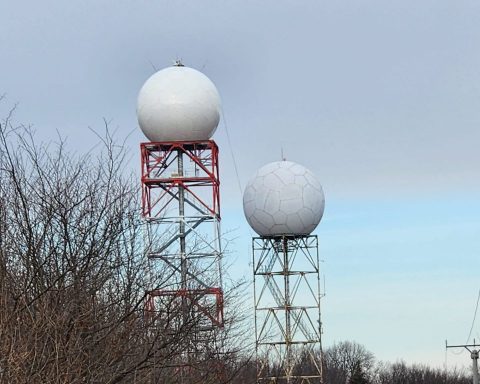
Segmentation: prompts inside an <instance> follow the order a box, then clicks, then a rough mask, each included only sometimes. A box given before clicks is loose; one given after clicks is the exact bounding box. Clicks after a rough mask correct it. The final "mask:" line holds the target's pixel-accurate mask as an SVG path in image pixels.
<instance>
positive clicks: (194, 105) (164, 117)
mask: <svg viewBox="0 0 480 384" xmlns="http://www.w3.org/2000/svg"><path fill="white" fill-rule="evenodd" d="M137 117H138V123H139V124H140V128H141V129H142V131H143V133H144V134H145V136H147V138H148V139H149V140H150V141H194V140H208V139H210V138H211V137H212V135H213V133H214V132H215V130H216V129H217V126H218V122H219V121H220V96H219V95H218V91H217V88H216V87H215V85H214V84H213V83H212V81H211V80H210V79H209V78H208V77H207V76H205V75H204V74H203V73H201V72H199V71H197V70H195V69H192V68H188V67H184V66H174V67H169V68H165V69H162V70H161V71H158V72H157V73H155V74H153V75H152V76H151V77H150V78H149V79H148V80H147V81H146V82H145V84H144V85H143V87H142V89H141V90H140V93H139V95H138V102H137Z"/></svg>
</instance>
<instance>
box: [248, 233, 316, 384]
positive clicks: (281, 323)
mask: <svg viewBox="0 0 480 384" xmlns="http://www.w3.org/2000/svg"><path fill="white" fill-rule="evenodd" d="M252 247H253V275H254V301H255V302H254V304H255V342H256V353H257V383H264V382H275V383H320V384H321V383H323V380H322V344H321V322H320V298H321V293H320V265H319V256H318V238H317V236H278V237H254V238H253V239H252Z"/></svg>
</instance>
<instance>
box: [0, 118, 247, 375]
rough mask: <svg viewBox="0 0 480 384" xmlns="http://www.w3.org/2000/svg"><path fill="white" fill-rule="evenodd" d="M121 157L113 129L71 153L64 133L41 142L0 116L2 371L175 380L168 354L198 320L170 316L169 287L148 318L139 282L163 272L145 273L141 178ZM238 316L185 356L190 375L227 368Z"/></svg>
mask: <svg viewBox="0 0 480 384" xmlns="http://www.w3.org/2000/svg"><path fill="white" fill-rule="evenodd" d="M125 168H128V166H127V159H126V151H125V149H124V147H123V146H121V145H120V146H118V145H116V144H115V142H114V140H113V139H112V137H111V135H110V134H109V132H108V130H106V134H105V135H104V136H103V137H102V150H97V151H92V152H90V153H88V154H86V155H77V154H75V153H71V152H69V149H68V147H67V145H66V144H65V142H64V141H63V140H62V139H59V140H58V142H57V143H49V144H37V143H36V141H35V137H34V135H33V133H32V132H31V130H30V129H28V127H23V126H15V125H13V123H12V119H11V115H9V116H8V117H7V118H6V119H5V120H4V121H3V122H2V123H1V125H0V308H1V309H2V310H1V311H0V382H4V383H26V382H28V383H86V382H88V383H127V382H128V383H151V382H158V383H173V382H179V380H180V379H181V377H180V376H181V375H182V374H183V372H182V371H178V367H176V366H175V364H174V363H175V361H177V360H178V359H180V358H182V356H183V355H184V354H185V345H186V343H185V340H187V339H189V338H190V335H191V333H192V330H193V329H195V326H196V322H198V321H199V319H198V317H197V316H192V317H191V318H190V319H189V322H187V323H184V324H181V326H180V327H174V326H173V324H174V322H175V321H176V319H178V317H179V311H180V308H179V306H178V305H176V304H175V303H174V299H173V298H172V299H171V300H167V301H165V302H164V303H162V306H161V308H159V311H158V313H156V314H155V318H154V319H153V320H152V319H146V318H145V317H144V308H143V306H144V303H145V295H146V294H145V290H146V288H147V287H148V288H149V289H151V288H152V287H157V288H159V289H160V288H161V289H168V286H169V275H168V273H166V271H162V270H160V271H155V273H153V274H147V273H146V271H147V269H148V263H147V258H146V257H145V255H144V249H145V245H144V244H143V240H144V237H143V234H142V229H143V228H142V226H143V224H142V220H141V218H140V217H139V207H140V202H139V201H138V190H137V182H136V178H135V177H134V176H133V175H131V174H129V173H128V172H125ZM234 288H235V287H234V285H233V287H232V289H231V291H230V294H227V304H228V298H229V297H232V298H233V297H234V296H235V294H236V293H235V292H236V290H235V289H234ZM198 299H199V300H200V299H201V298H198ZM234 319H235V317H231V320H230V322H227V327H226V329H225V330H224V331H222V332H221V334H220V335H213V334H211V335H210V336H209V337H212V338H213V337H215V340H217V343H211V347H210V348H209V349H208V350H204V351H202V354H199V356H201V358H202V359H203V360H202V361H197V362H196V364H192V365H191V366H190V367H189V371H190V372H193V374H191V375H190V377H191V378H192V381H191V382H205V383H208V382H221V381H223V382H228V381H229V380H230V379H231V377H232V375H233V373H234V372H235V369H236V368H235V367H236V364H237V362H236V360H237V356H238V354H239V353H240V348H241V346H240V345H239V343H238V342H237V343H236V342H235V340H236V339H235V336H236V334H235V332H236V331H237V330H238V329H239V328H236V326H235V323H234ZM172 330H175V331H174V332H172ZM220 350H221V352H222V353H221V354H220V353H219V352H220ZM219 378H220V379H219Z"/></svg>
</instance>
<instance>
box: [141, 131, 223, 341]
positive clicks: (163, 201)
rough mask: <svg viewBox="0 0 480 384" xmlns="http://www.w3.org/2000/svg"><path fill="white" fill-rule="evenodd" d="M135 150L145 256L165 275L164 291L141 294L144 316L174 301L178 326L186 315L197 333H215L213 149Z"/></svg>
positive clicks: (218, 305)
mask: <svg viewBox="0 0 480 384" xmlns="http://www.w3.org/2000/svg"><path fill="white" fill-rule="evenodd" d="M140 149H141V163H142V179H141V182H142V213H143V216H144V218H145V220H146V222H147V226H146V227H147V234H146V237H147V238H146V244H147V255H148V257H149V259H150V260H151V261H152V263H153V264H156V266H157V268H153V269H154V270H157V271H159V270H162V271H163V273H165V274H167V275H168V276H169V278H168V281H169V285H168V289H158V288H157V287H152V289H151V290H150V291H148V292H147V294H148V298H147V302H146V304H145V309H146V314H151V315H153V314H157V313H158V312H160V311H162V305H163V304H164V303H169V305H171V304H172V302H174V303H177V304H176V305H177V306H178V308H180V310H179V313H182V316H183V322H185V321H186V318H187V317H188V316H190V315H191V313H192V311H193V312H195V314H194V315H195V316H196V317H197V318H200V319H201V320H200V322H199V325H198V326H197V327H196V330H197V331H199V330H200V331H202V330H205V331H209V330H212V329H216V328H221V327H223V291H222V268H221V261H222V249H221V241H220V190H219V187H220V181H219V170H218V147H217V145H216V144H215V142H214V141H212V140H208V141H180V142H161V143H159V142H149V143H142V144H141V145H140ZM207 224H210V226H208V225H207ZM178 323H179V326H181V323H182V319H180V320H179V321H178ZM197 336H198V335H197Z"/></svg>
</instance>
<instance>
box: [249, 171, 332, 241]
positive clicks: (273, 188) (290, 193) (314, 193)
mask: <svg viewBox="0 0 480 384" xmlns="http://www.w3.org/2000/svg"><path fill="white" fill-rule="evenodd" d="M324 209H325V197H324V194H323V190H322V186H321V185H320V183H319V181H318V180H317V178H316V177H315V176H314V174H313V173H312V172H310V171H309V170H308V169H307V168H305V167H303V166H301V165H299V164H296V163H293V162H291V161H277V162H273V163H269V164H267V165H265V166H263V167H262V168H260V169H259V170H258V171H257V172H256V173H255V175H254V176H253V178H252V179H251V180H250V181H249V183H248V185H247V187H246V188H245V192H244V194H243V211H244V213H245V217H246V218H247V221H248V223H249V224H250V226H251V227H252V228H253V230H254V231H255V232H257V233H258V234H259V235H260V236H281V235H289V236H300V235H309V234H310V233H312V231H313V230H314V229H315V228H316V227H317V225H318V223H319V222H320V220H321V219H322V216H323V211H324Z"/></svg>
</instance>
